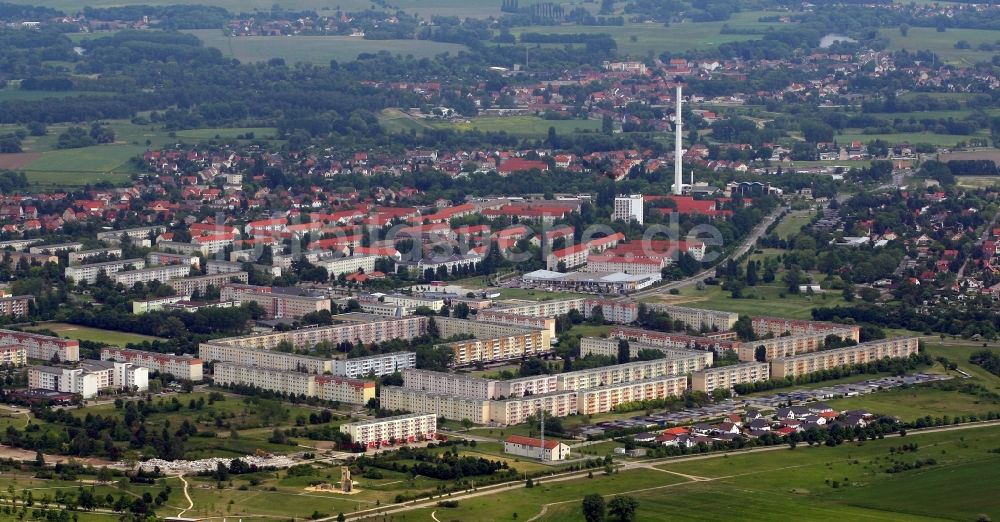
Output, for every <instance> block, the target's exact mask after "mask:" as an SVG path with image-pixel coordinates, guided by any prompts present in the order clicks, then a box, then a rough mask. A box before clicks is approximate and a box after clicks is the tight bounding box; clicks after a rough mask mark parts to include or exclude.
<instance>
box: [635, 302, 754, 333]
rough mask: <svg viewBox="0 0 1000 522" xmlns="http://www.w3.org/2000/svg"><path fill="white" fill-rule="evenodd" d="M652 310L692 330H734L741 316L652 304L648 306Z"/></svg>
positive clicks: (731, 313)
mask: <svg viewBox="0 0 1000 522" xmlns="http://www.w3.org/2000/svg"><path fill="white" fill-rule="evenodd" d="M647 306H648V307H649V309H650V310H655V311H657V312H664V313H666V314H667V315H669V316H670V319H671V320H674V321H678V320H679V321H681V322H683V323H684V324H685V325H687V327H688V328H691V329H692V330H701V329H705V330H709V331H711V330H720V331H721V330H732V329H733V326H734V325H735V324H736V321H737V320H738V319H739V318H740V315H739V314H737V313H733V312H719V311H716V310H703V309H701V308H690V307H687V306H672V305H664V304H655V303H650V304H648V305H647Z"/></svg>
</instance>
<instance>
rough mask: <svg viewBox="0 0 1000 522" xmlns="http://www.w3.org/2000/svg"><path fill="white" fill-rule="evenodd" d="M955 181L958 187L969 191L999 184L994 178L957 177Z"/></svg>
mask: <svg viewBox="0 0 1000 522" xmlns="http://www.w3.org/2000/svg"><path fill="white" fill-rule="evenodd" d="M955 179H956V180H957V183H958V186H959V187H965V188H971V189H978V188H986V187H994V186H996V185H997V184H998V183H1000V178H998V177H996V176H958V177H956V178H955Z"/></svg>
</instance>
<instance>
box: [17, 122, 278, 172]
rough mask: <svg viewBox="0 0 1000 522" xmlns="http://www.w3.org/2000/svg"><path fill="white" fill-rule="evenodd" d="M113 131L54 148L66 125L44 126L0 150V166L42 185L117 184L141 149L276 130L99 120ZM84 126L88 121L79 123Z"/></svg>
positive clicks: (269, 135)
mask: <svg viewBox="0 0 1000 522" xmlns="http://www.w3.org/2000/svg"><path fill="white" fill-rule="evenodd" d="M101 123H102V124H104V125H105V126H107V127H109V128H111V129H112V130H114V132H115V142H114V143H109V144H106V145H93V146H90V147H82V148H75V149H59V148H58V147H57V144H58V141H59V134H61V133H62V132H64V131H65V130H66V129H67V128H69V127H70V125H68V124H57V125H50V126H48V134H47V135H45V136H28V137H27V138H25V140H24V141H23V142H22V148H23V149H24V152H21V153H18V154H0V168H13V169H17V170H20V171H23V172H24V173H25V174H26V175H27V176H28V180H29V181H30V182H31V183H32V184H34V185H37V186H41V187H45V188H58V187H72V186H79V185H84V184H87V183H97V182H99V181H110V182H112V183H120V182H123V181H126V180H127V179H128V177H129V175H131V174H133V173H137V172H141V171H142V169H139V168H137V167H136V165H134V164H133V163H132V159H133V158H136V157H139V156H141V155H142V154H143V153H144V152H145V151H146V150H149V149H157V148H161V147H165V146H170V145H174V144H177V143H182V142H187V143H194V142H199V141H206V140H214V139H230V140H232V139H237V138H238V137H240V136H244V137H245V136H246V134H247V133H253V137H254V139H258V140H273V139H274V138H275V136H276V135H277V132H278V130H277V129H276V128H274V127H233V128H218V129H216V128H210V129H188V130H180V131H176V132H173V133H171V132H167V131H166V130H164V129H163V128H161V127H157V126H153V125H150V124H140V123H133V122H130V121H127V120H108V121H103V122H101ZM80 126H83V127H85V128H87V127H89V124H86V123H85V124H81V125H80ZM18 128H20V127H19V126H17V125H0V133H3V132H12V131H14V130H16V129H18Z"/></svg>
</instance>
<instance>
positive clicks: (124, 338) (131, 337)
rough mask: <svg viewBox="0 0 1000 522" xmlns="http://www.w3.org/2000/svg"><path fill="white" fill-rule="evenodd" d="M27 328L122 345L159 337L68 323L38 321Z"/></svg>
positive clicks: (82, 339) (84, 339)
mask: <svg viewBox="0 0 1000 522" xmlns="http://www.w3.org/2000/svg"><path fill="white" fill-rule="evenodd" d="M28 329H29V330H41V329H45V330H52V331H53V332H55V333H56V334H58V335H59V336H60V337H69V338H70V339H79V340H81V341H94V342H98V343H104V344H111V345H115V346H122V347H124V346H125V345H126V344H129V343H141V342H143V341H155V340H157V339H160V337H153V336H151V335H140V334H134V333H128V332H118V331H115V330H104V329H101V328H91V327H89V326H79V325H75V324H69V323H39V324H38V326H32V327H30V328H28Z"/></svg>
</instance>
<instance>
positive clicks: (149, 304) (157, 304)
mask: <svg viewBox="0 0 1000 522" xmlns="http://www.w3.org/2000/svg"><path fill="white" fill-rule="evenodd" d="M189 299H191V296H189V295H173V296H169V297H157V298H155V299H145V300H143V301H132V313H133V314H136V315H139V314H145V313H149V312H155V311H157V310H163V309H164V308H167V307H168V305H172V304H175V303H179V302H181V301H187V300H189Z"/></svg>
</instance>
